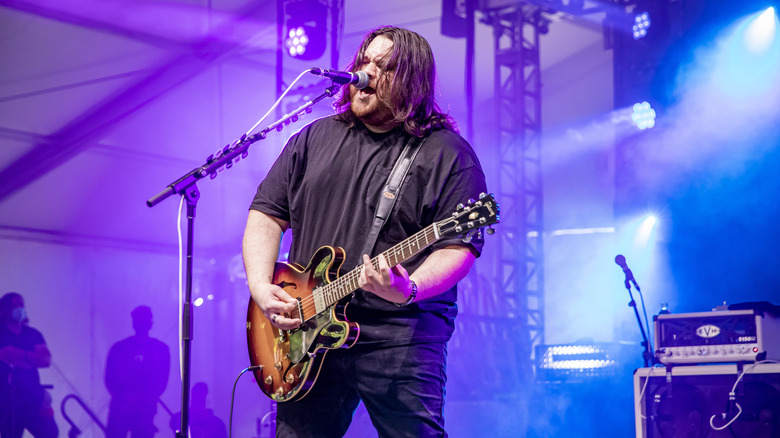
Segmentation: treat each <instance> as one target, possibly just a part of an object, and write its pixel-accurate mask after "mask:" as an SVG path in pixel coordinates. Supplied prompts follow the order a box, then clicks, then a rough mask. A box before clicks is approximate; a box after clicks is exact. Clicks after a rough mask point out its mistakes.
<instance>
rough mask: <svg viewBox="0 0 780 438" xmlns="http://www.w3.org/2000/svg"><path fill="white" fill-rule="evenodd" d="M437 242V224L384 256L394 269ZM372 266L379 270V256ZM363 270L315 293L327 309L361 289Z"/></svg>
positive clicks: (350, 273)
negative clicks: (359, 282)
mask: <svg viewBox="0 0 780 438" xmlns="http://www.w3.org/2000/svg"><path fill="white" fill-rule="evenodd" d="M437 240H439V233H438V228H437V224H431V225H429V226H427V227H426V228H424V229H423V230H421V231H419V232H417V233H416V234H414V235H413V236H411V237H409V238H408V239H406V240H404V241H402V242H401V243H399V244H397V245H395V246H393V247H392V248H390V249H388V250H387V251H385V252H383V253H382V255H383V256H385V259H386V260H387V264H388V265H390V267H391V268H392V267H393V266H396V265H398V264H400V263H403V262H404V261H406V260H408V259H410V258H411V257H412V256H414V255H415V254H417V253H419V252H420V251H422V250H423V249H425V247H427V246H428V245H430V244H432V243H434V242H436V241H437ZM371 264H372V265H373V266H374V269H377V270H378V269H379V256H376V257H374V258H373V259H371ZM362 269H363V265H359V266H358V267H356V268H355V269H353V270H351V271H349V273H347V274H346V275H343V276H341V277H339V278H337V279H336V281H334V282H332V283H328V284H326V285H324V286H323V287H321V288H319V289H317V290H315V291H314V293H319V294H321V298H322V303H323V304H324V305H325V307H328V306H331V305H333V304H335V303H336V302H337V301H339V300H341V299H342V298H344V297H346V296H348V295H349V294H351V293H353V292H355V291H356V290H358V289H359V288H360V286H359V284H358V279H359V278H360V271H361V270H362ZM318 310H319V309H318Z"/></svg>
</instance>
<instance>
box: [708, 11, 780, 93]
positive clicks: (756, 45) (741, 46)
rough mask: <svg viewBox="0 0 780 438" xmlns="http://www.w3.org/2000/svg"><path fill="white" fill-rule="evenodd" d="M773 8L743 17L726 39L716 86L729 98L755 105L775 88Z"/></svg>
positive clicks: (778, 56) (777, 49)
mask: <svg viewBox="0 0 780 438" xmlns="http://www.w3.org/2000/svg"><path fill="white" fill-rule="evenodd" d="M778 26H780V23H778V20H777V16H776V14H775V9H774V8H767V9H765V10H763V11H761V12H757V13H755V14H753V15H750V16H748V17H745V18H744V19H743V20H740V21H739V22H738V23H737V25H736V26H735V27H734V30H733V32H732V34H731V35H729V36H728V37H726V39H725V41H724V42H725V44H724V47H723V50H722V54H721V57H720V60H719V63H718V65H716V69H715V75H714V77H713V78H714V80H715V84H716V85H717V86H718V87H719V88H720V89H721V90H722V91H724V92H726V93H728V94H730V95H731V96H732V97H736V98H738V99H739V100H740V101H742V102H745V101H748V99H753V101H755V102H756V104H757V105H758V104H760V103H761V102H764V101H765V100H766V95H767V93H768V92H771V90H772V89H775V87H777V83H778V78H780V38H779V36H780V35H778Z"/></svg>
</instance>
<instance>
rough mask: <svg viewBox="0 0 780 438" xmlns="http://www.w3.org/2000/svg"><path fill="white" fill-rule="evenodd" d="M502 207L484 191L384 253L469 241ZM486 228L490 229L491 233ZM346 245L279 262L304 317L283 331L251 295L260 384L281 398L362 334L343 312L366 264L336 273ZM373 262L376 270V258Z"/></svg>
mask: <svg viewBox="0 0 780 438" xmlns="http://www.w3.org/2000/svg"><path fill="white" fill-rule="evenodd" d="M498 213H499V207H498V204H497V203H496V200H495V198H494V197H493V195H486V194H484V193H483V194H482V195H480V199H479V200H477V201H474V200H473V199H470V200H469V203H468V205H462V204H461V205H458V209H457V211H455V212H454V213H452V216H451V217H449V218H447V219H443V220H441V221H439V222H436V223H434V224H431V225H429V226H427V227H426V228H425V229H423V230H421V231H419V232H418V233H416V234H414V235H413V236H411V237H409V238H408V239H406V240H404V241H403V242H401V243H399V244H397V245H395V246H393V247H392V248H390V249H388V250H387V251H385V252H384V253H383V255H384V256H385V259H386V260H387V263H388V264H389V265H390V267H393V266H396V265H398V264H399V263H401V262H403V261H405V260H407V259H409V258H410V257H412V256H414V255H415V254H417V253H419V252H420V251H422V250H423V249H424V248H426V247H427V246H428V245H431V244H432V243H434V242H436V241H438V240H440V239H443V238H445V237H451V236H457V235H465V237H464V241H466V242H469V241H470V240H471V238H472V236H473V235H475V234H478V233H479V234H480V235H481V232H482V228H484V227H486V226H487V227H490V226H491V225H493V224H495V223H498V222H499V217H498ZM493 231H494V230H493V229H492V228H488V230H487V233H488V234H493ZM343 262H344V250H343V249H342V248H336V247H332V246H323V247H322V248H320V249H318V250H317V252H316V253H315V254H314V256H313V257H312V258H311V261H310V262H309V266H307V267H305V268H304V267H302V266H300V265H296V264H288V263H282V262H277V263H276V267H275V269H274V275H273V282H274V284H276V285H278V286H279V287H281V288H282V289H284V290H285V291H286V292H287V293H288V294H290V296H292V297H293V298H295V299H297V301H298V304H297V307H296V308H295V309H294V310H293V311H292V312H290V314H289V315H287V316H289V317H291V318H300V320H301V321H303V322H302V323H301V325H300V326H298V327H297V328H295V329H292V330H281V329H279V328H277V327H275V326H273V325H272V324H271V321H269V320H268V318H266V317H265V315H263V313H262V312H261V311H260V308H259V307H257V305H256V304H255V302H254V301H253V300H252V299H251V298H250V299H249V309H248V311H247V320H246V334H247V343H248V345H249V360H250V362H251V364H252V365H253V366H256V368H255V370H254V375H255V379H256V380H257V384H258V386H260V389H261V390H262V391H263V392H264V393H265V395H267V396H268V397H270V398H271V399H273V400H275V401H277V402H286V401H295V400H300V399H301V398H303V397H304V396H305V395H306V394H307V393H308V392H309V390H310V389H311V388H312V387H313V385H314V383H315V381H316V380H317V376H318V375H319V372H320V368H321V366H322V361H323V359H324V358H325V355H326V353H327V352H328V350H331V349H336V348H349V347H351V346H353V345H354V344H355V342H356V341H357V338H358V335H359V333H360V327H359V326H358V324H357V323H354V322H350V321H348V320H347V319H346V317H345V314H344V312H345V309H346V306H347V302H348V301H349V300H348V299H345V298H347V297H349V296H350V295H351V294H352V293H353V292H354V291H356V290H357V289H358V287H359V286H358V278H359V277H360V271H361V270H362V267H363V266H362V265H361V266H358V267H356V268H355V269H353V270H352V271H350V272H348V273H347V274H346V275H343V276H341V277H339V276H338V271H339V268H340V267H341V265H342V263H343ZM371 263H372V264H373V265H374V267H375V268H376V269H378V259H377V257H374V258H373V259H372V260H371Z"/></svg>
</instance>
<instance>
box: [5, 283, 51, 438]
mask: <svg viewBox="0 0 780 438" xmlns="http://www.w3.org/2000/svg"><path fill="white" fill-rule="evenodd" d="M28 322H29V321H28V319H27V313H26V312H25V310H24V299H23V298H22V296H21V295H19V294H18V293H16V292H9V293H7V294H5V295H3V296H2V298H0V437H2V438H19V437H21V436H22V433H23V432H24V430H25V429H27V430H28V431H29V432H30V433H32V434H33V436H35V437H36V438H53V437H56V436H57V423H55V422H54V411H53V410H52V408H51V398H50V397H49V395H48V393H47V392H46V390H44V388H43V387H42V386H41V381H40V376H39V375H38V368H46V367H48V366H49V365H51V353H50V352H49V349H48V348H47V347H46V342H45V341H44V340H43V335H41V332H39V331H38V330H35V329H34V328H32V327H30V326H29V325H28Z"/></svg>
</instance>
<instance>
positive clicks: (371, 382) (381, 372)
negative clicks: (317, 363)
mask: <svg viewBox="0 0 780 438" xmlns="http://www.w3.org/2000/svg"><path fill="white" fill-rule="evenodd" d="M446 358H447V344H446V343H425V344H416V345H404V346H397V347H381V348H376V347H369V346H355V347H352V348H350V349H347V350H333V351H330V352H328V353H327V356H326V357H325V359H324V363H323V365H322V371H321V372H320V375H319V377H318V378H317V381H316V383H315V384H314V388H312V390H311V391H310V392H309V393H308V394H307V395H306V396H305V397H304V398H303V399H301V400H300V401H296V402H285V403H279V404H278V406H277V417H276V436H277V438H289V437H296V438H299V437H341V436H343V435H344V434H345V433H346V431H347V429H348V428H349V424H350V422H351V421H352V415H353V413H354V412H355V409H356V408H357V406H358V403H359V402H360V400H361V399H362V400H363V403H364V404H365V406H366V410H367V411H368V414H369V416H370V417H371V422H372V423H373V425H374V427H375V428H376V429H377V432H378V433H379V436H380V437H393V438H395V437H414V438H419V437H446V436H447V433H446V432H445V430H444V418H443V415H442V410H443V408H444V384H445V382H446V380H447V377H446V374H445V368H446Z"/></svg>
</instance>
